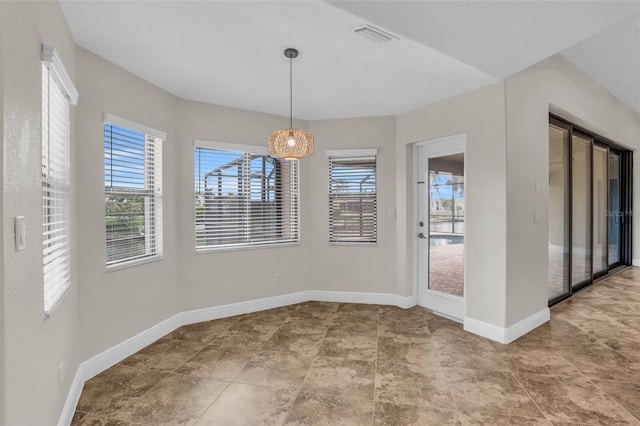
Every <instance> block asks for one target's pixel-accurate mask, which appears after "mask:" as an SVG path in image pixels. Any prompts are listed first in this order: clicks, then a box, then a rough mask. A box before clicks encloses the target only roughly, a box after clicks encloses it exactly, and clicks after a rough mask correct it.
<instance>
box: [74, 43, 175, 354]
mask: <svg viewBox="0 0 640 426" xmlns="http://www.w3.org/2000/svg"><path fill="white" fill-rule="evenodd" d="M76 63H77V75H78V78H77V87H78V91H79V92H80V96H81V99H82V103H81V104H80V103H79V105H78V114H77V123H76V134H77V140H78V144H77V156H78V158H79V159H80V158H81V159H82V161H78V162H77V168H76V170H77V174H76V182H77V186H78V189H77V197H78V204H77V229H79V230H80V232H79V234H78V248H79V250H78V281H79V283H80V298H81V301H82V305H81V310H80V315H81V322H80V324H81V330H82V350H81V353H82V357H83V359H87V358H89V357H90V356H93V355H95V354H97V353H100V352H102V351H104V350H105V349H107V348H109V347H111V346H113V345H115V344H117V343H120V342H122V341H124V340H126V339H128V338H129V337H131V336H134V335H136V334H137V333H139V332H141V331H144V330H146V329H147V328H149V327H151V326H152V325H155V324H157V323H158V322H160V321H162V320H165V319H167V318H169V317H171V316H172V315H174V314H175V313H177V312H179V311H180V307H179V306H178V304H177V303H176V301H177V300H179V299H180V294H181V293H180V289H179V287H178V284H179V280H178V265H179V263H178V249H177V247H176V244H175V243H174V242H175V240H176V238H177V233H176V224H177V210H178V209H177V207H178V206H177V185H176V179H175V176H176V174H177V171H176V161H175V158H176V157H177V156H178V153H179V152H180V140H179V138H178V131H177V117H176V115H177V99H176V98H175V97H173V96H171V95H169V94H168V93H166V92H165V91H163V90H160V89H158V88H157V87H155V86H152V85H151V84H149V83H146V82H144V81H142V80H141V79H139V78H138V77H135V76H134V75H133V74H130V73H128V72H125V71H123V70H122V69H121V68H118V67H117V66H115V65H113V64H111V63H109V62H107V61H105V60H104V59H102V58H100V57H98V56H96V55H94V54H92V53H90V52H88V51H87V50H84V49H82V48H77V49H76ZM105 113H110V114H115V115H117V116H120V117H123V118H126V119H127V120H131V121H134V122H136V123H139V124H143V125H145V126H148V127H152V128H154V129H158V130H161V131H164V132H166V133H167V140H166V141H165V142H164V143H163V164H162V167H163V180H162V182H163V221H164V227H163V233H164V257H163V259H161V260H158V261H154V262H150V263H147V264H143V265H139V266H135V267H129V268H124V269H118V270H112V271H109V272H107V270H106V266H105V228H104V133H103V125H104V114H105Z"/></svg>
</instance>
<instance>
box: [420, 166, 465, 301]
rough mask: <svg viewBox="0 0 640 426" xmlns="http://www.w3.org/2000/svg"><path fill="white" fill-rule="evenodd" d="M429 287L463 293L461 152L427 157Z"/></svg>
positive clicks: (462, 172)
mask: <svg viewBox="0 0 640 426" xmlns="http://www.w3.org/2000/svg"><path fill="white" fill-rule="evenodd" d="M428 170H429V289H430V290H436V291H440V292H443V293H447V294H451V295H455V296H461V297H462V296H464V281H463V278H464V154H454V155H447V156H443V157H436V158H430V159H429V163H428Z"/></svg>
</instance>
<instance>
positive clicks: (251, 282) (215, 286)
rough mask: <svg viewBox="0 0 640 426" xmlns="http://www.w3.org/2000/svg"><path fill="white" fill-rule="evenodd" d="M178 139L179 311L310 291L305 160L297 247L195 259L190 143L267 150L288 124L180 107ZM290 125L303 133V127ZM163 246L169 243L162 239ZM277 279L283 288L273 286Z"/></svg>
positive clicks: (257, 116)
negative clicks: (268, 143) (275, 133)
mask: <svg viewBox="0 0 640 426" xmlns="http://www.w3.org/2000/svg"><path fill="white" fill-rule="evenodd" d="M177 118H178V121H179V123H180V126H179V127H180V134H179V135H180V136H179V141H178V142H177V148H178V150H177V152H176V157H175V158H174V161H175V162H176V174H175V175H174V176H173V177H171V176H167V178H168V179H175V181H176V190H177V192H178V194H177V197H178V198H177V204H178V206H177V207H178V212H177V213H178V235H177V246H178V250H179V255H180V266H179V268H180V269H179V270H180V292H181V296H180V300H181V301H182V306H181V310H192V309H198V308H205V307H213V306H219V305H224V304H229V303H236V302H241V301H247V300H254V299H260V298H265V297H271V296H276V295H281V294H287V293H294V292H298V291H302V290H307V289H308V288H309V282H308V280H307V279H306V274H307V272H306V266H307V265H306V259H307V256H306V252H307V251H308V241H309V240H308V232H309V225H308V223H307V221H306V220H305V218H306V216H307V215H308V208H307V205H308V204H307V201H308V196H309V195H308V194H309V192H308V190H307V188H308V181H309V174H308V169H307V162H308V160H306V159H305V160H301V161H300V183H301V187H300V193H301V204H300V206H301V209H302V211H301V223H302V225H301V230H300V232H301V235H302V242H301V244H300V245H299V246H294V247H279V248H267V249H253V250H236V251H219V252H214V253H199V254H196V250H195V231H194V226H195V225H194V224H195V212H194V198H193V197H194V182H193V175H194V170H193V142H194V140H196V139H197V140H206V141H212V142H224V143H231V144H233V143H236V144H243V145H262V146H266V141H267V137H268V135H269V133H270V132H271V131H272V130H275V129H280V128H282V127H284V126H286V125H287V119H285V118H284V117H279V116H275V115H270V114H263V113H259V112H252V111H246V110H240V109H234V108H227V107H221V106H215V105H208V104H203V103H198V102H191V101H179V108H178V116H177ZM294 125H296V126H300V127H302V128H305V127H306V123H304V122H300V121H297V122H294ZM165 241H168V240H166V239H165ZM276 274H281V276H282V283H281V284H279V285H276V284H275V275H276Z"/></svg>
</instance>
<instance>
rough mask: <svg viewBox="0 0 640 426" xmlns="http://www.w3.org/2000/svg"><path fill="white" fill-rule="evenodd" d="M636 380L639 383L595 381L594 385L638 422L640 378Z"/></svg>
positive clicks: (639, 413) (639, 416) (639, 412)
mask: <svg viewBox="0 0 640 426" xmlns="http://www.w3.org/2000/svg"><path fill="white" fill-rule="evenodd" d="M638 379H639V383H629V382H613V381H608V380H596V381H594V383H595V384H596V385H597V386H598V387H599V388H600V389H602V390H603V391H604V392H605V393H606V394H607V395H609V396H610V397H611V398H613V399H614V400H616V401H617V402H618V403H619V404H621V405H623V406H624V407H625V408H626V409H627V411H629V412H630V413H631V414H633V415H634V416H636V418H637V419H638V420H640V378H638Z"/></svg>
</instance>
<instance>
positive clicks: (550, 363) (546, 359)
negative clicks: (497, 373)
mask: <svg viewBox="0 0 640 426" xmlns="http://www.w3.org/2000/svg"><path fill="white" fill-rule="evenodd" d="M498 356H499V357H500V360H501V361H502V362H503V363H504V365H506V366H507V368H509V370H511V371H513V372H518V373H531V374H554V375H559V376H565V375H567V376H575V375H579V374H580V372H579V371H578V370H577V369H576V368H575V367H574V366H573V365H572V364H571V363H570V362H569V361H567V360H566V359H565V358H564V357H563V356H562V355H561V354H560V353H559V352H557V351H555V350H550V348H549V347H536V346H527V345H518V344H510V345H505V348H504V349H503V350H501V351H500V352H499V353H498Z"/></svg>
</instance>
